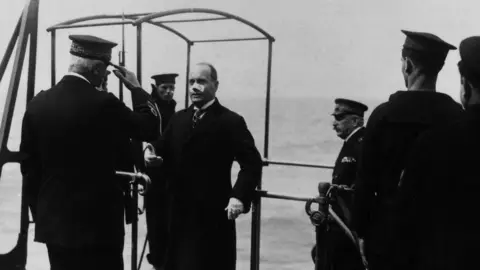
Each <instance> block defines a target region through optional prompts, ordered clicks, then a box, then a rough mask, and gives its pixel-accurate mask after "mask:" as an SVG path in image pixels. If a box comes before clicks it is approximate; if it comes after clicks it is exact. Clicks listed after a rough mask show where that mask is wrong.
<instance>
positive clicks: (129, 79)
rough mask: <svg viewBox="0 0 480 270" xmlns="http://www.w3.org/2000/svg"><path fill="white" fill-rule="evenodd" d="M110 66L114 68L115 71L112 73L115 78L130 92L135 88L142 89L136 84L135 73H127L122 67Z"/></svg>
mask: <svg viewBox="0 0 480 270" xmlns="http://www.w3.org/2000/svg"><path fill="white" fill-rule="evenodd" d="M112 65H113V66H114V67H115V68H116V70H114V71H113V74H115V76H117V77H118V78H119V79H120V81H122V83H123V84H125V87H127V88H128V89H130V90H132V89H133V88H136V87H142V86H141V85H140V83H139V82H138V79H137V76H136V75H135V73H133V72H131V71H129V70H128V69H126V68H124V67H121V66H117V65H114V64H112Z"/></svg>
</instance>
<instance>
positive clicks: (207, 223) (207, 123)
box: [146, 63, 262, 270]
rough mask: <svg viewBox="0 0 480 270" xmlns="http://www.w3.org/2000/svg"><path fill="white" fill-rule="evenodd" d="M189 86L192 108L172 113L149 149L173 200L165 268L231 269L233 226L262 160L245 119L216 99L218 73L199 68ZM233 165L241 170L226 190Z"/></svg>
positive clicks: (250, 193)
mask: <svg viewBox="0 0 480 270" xmlns="http://www.w3.org/2000/svg"><path fill="white" fill-rule="evenodd" d="M188 82H189V94H190V99H191V100H192V105H191V106H190V107H189V108H187V109H184V110H181V111H179V112H177V113H176V114H174V115H173V117H172V118H171V119H170V122H169V124H168V126H167V128H166V130H165V132H164V134H163V136H162V138H161V139H160V140H159V141H157V142H155V143H154V148H155V150H156V154H158V155H160V156H162V157H163V159H164V163H163V165H162V166H163V168H165V170H166V174H167V185H168V193H169V194H172V196H173V199H172V206H171V211H172V216H171V226H170V235H171V239H170V245H169V248H168V258H167V262H166V268H165V269H167V270H169V269H175V270H207V269H208V270H210V269H222V270H234V269H235V264H236V230H235V219H236V218H237V217H238V216H239V215H240V214H244V213H247V212H248V211H249V209H250V204H251V201H252V199H253V197H254V192H255V188H256V186H257V184H258V183H259V182H260V178H261V174H262V159H261V156H260V154H259V152H258V150H257V148H256V147H255V142H254V139H253V136H252V134H251V133H250V131H249V130H248V128H247V124H246V122H245V120H244V119H243V117H242V116H240V115H239V114H237V113H235V112H233V111H231V110H229V109H227V108H225V107H224V106H222V105H221V104H220V102H219V101H218V98H216V93H217V91H218V85H219V82H218V75H217V71H216V69H215V68H214V67H213V66H212V65H211V64H208V63H200V64H197V65H195V66H193V68H192V72H191V73H190V76H189V80H188ZM233 161H237V162H238V163H239V164H240V168H241V169H240V172H239V174H238V178H237V181H236V182H235V185H234V186H233V187H232V182H231V169H232V164H233ZM146 162H147V164H151V162H150V160H149V158H147V159H146Z"/></svg>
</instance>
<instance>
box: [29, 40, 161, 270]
mask: <svg viewBox="0 0 480 270" xmlns="http://www.w3.org/2000/svg"><path fill="white" fill-rule="evenodd" d="M70 39H71V40H72V46H71V48H70V53H71V54H72V60H71V64H70V67H69V72H68V73H67V75H66V76H64V77H63V78H62V80H60V81H59V82H58V83H57V84H56V85H54V86H53V87H52V88H51V89H49V90H46V91H41V92H40V93H38V94H37V95H36V96H35V97H34V98H33V99H32V100H31V101H30V102H29V104H28V105H27V109H26V111H25V114H24V118H23V124H22V137H21V144H20V151H21V152H23V153H25V154H27V155H28V158H27V159H25V160H24V161H22V162H21V171H22V174H23V177H24V183H25V185H26V192H27V196H28V203H29V205H30V208H31V210H32V214H33V217H34V220H35V241H37V242H40V243H45V244H46V245H47V250H48V255H49V260H50V265H51V269H52V270H57V269H58V270H63V269H69V270H72V269H118V270H121V269H123V257H122V252H123V244H124V234H125V230H124V223H125V215H124V212H125V210H124V199H123V195H124V189H123V185H122V184H121V183H120V181H119V179H118V177H116V175H115V170H116V169H117V166H118V164H119V162H118V159H117V158H116V155H117V154H118V151H117V147H118V146H119V145H120V144H121V143H123V142H125V141H127V140H128V139H129V138H134V139H138V140H152V139H154V138H156V137H157V135H158V130H159V123H160V120H159V113H158V111H157V110H156V108H155V106H154V105H153V101H152V100H151V99H150V96H149V95H148V93H147V92H145V91H144V90H143V89H142V88H141V87H140V84H139V83H138V81H137V79H136V76H135V74H133V73H131V72H130V71H128V70H126V69H124V68H121V70H120V71H119V70H115V71H114V74H115V75H116V76H117V77H119V78H120V79H121V80H122V81H123V82H124V83H125V85H126V87H127V88H128V89H129V90H130V91H131V93H132V103H133V108H134V110H133V111H132V110H131V109H129V108H128V107H127V106H126V105H125V104H124V103H123V102H121V101H120V100H118V99H117V98H116V97H115V96H114V95H113V94H111V93H107V92H106V91H99V90H98V88H97V87H99V86H100V84H101V83H102V81H103V80H104V77H105V74H106V69H107V66H108V64H109V63H110V58H111V51H112V48H113V47H114V46H115V45H116V44H115V43H113V42H110V41H107V40H104V39H101V38H98V37H94V36H84V35H71V36H70Z"/></svg>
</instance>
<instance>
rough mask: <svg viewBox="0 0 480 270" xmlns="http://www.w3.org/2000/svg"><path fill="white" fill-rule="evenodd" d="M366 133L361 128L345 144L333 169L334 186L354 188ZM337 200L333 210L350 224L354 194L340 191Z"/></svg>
mask: <svg viewBox="0 0 480 270" xmlns="http://www.w3.org/2000/svg"><path fill="white" fill-rule="evenodd" d="M364 132H365V128H364V127H361V128H359V129H358V130H357V131H355V133H353V134H352V135H351V137H350V138H348V140H346V141H345V142H344V143H343V146H342V149H341V150H340V153H339V154H338V157H337V160H336V161H335V167H334V168H333V179H332V183H333V184H335V185H346V186H348V187H352V188H353V187H354V185H355V182H356V177H357V168H358V159H359V158H360V151H361V146H362V141H363V134H364ZM337 199H338V203H336V204H334V205H333V206H332V207H333V210H334V211H335V213H337V214H339V215H340V216H341V217H342V218H343V219H344V221H345V222H347V224H349V223H350V221H351V210H352V209H351V208H352V204H353V193H352V192H350V191H339V193H338V197H337Z"/></svg>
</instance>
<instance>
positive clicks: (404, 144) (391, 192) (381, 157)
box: [352, 91, 463, 269]
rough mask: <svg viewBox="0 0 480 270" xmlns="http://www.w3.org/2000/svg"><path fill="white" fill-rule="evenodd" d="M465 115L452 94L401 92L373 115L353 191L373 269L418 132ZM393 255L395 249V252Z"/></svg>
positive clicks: (383, 249) (387, 239) (356, 222)
mask: <svg viewBox="0 0 480 270" xmlns="http://www.w3.org/2000/svg"><path fill="white" fill-rule="evenodd" d="M462 113H463V109H462V107H461V105H460V104H458V103H456V102H455V101H454V100H453V99H452V98H451V97H450V96H448V95H446V94H443V93H437V92H432V91H398V92H396V93H395V94H393V95H391V96H390V98H389V100H388V101H387V102H385V103H383V104H381V105H379V106H378V107H377V108H375V110H374V111H373V112H372V114H371V116H370V118H369V120H368V123H367V127H366V131H365V137H364V142H363V146H362V154H361V157H360V164H359V168H358V181H357V185H356V190H355V203H354V211H353V213H352V214H353V226H354V228H355V230H356V231H357V233H358V235H359V236H360V237H363V238H365V244H366V249H367V256H368V257H369V261H370V262H371V266H372V269H376V268H375V266H376V265H377V262H378V264H384V263H388V261H389V259H388V258H387V257H385V256H384V255H385V253H388V252H390V251H388V249H387V246H388V247H394V246H395V244H392V243H391V239H392V236H391V235H390V234H389V231H390V229H389V227H390V226H392V224H394V223H395V222H396V217H395V214H394V212H393V211H392V204H393V201H394V198H395V196H396V194H397V191H398V183H399V180H400V176H401V174H402V171H403V169H404V167H405V163H406V159H407V155H408V153H409V151H410V149H411V145H412V143H413V142H414V140H415V139H416V138H417V136H418V135H419V134H421V133H422V132H424V131H426V130H428V129H430V128H435V127H440V126H444V125H446V124H447V123H449V122H454V121H455V120H457V119H458V118H459V117H460V116H461V115H462ZM392 252H395V251H392Z"/></svg>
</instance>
